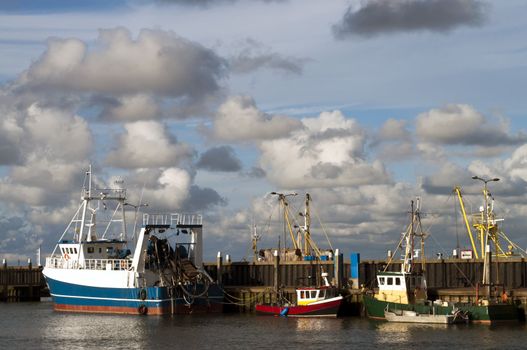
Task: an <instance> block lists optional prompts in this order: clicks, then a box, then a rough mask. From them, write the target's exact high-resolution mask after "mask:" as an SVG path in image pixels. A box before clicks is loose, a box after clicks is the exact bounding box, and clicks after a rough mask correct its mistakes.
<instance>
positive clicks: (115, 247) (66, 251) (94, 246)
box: [59, 240, 131, 261]
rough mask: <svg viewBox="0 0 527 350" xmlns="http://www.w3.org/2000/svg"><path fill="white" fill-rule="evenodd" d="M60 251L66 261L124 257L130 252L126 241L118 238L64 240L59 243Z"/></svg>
mask: <svg viewBox="0 0 527 350" xmlns="http://www.w3.org/2000/svg"><path fill="white" fill-rule="evenodd" d="M59 249H60V253H61V255H62V258H63V259H64V260H66V261H69V260H73V261H79V260H87V259H125V258H127V257H128V256H129V255H130V254H131V252H130V250H129V249H126V242H125V241H119V240H98V241H91V242H84V243H82V244H79V243H76V242H69V241H64V242H62V243H59Z"/></svg>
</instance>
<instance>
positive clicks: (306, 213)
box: [304, 193, 311, 256]
mask: <svg viewBox="0 0 527 350" xmlns="http://www.w3.org/2000/svg"><path fill="white" fill-rule="evenodd" d="M310 200H311V196H310V195H309V193H306V207H305V209H304V231H305V238H304V256H308V255H311V244H310V242H311V232H310V231H309V228H310V226H311V214H310V212H309V201H310Z"/></svg>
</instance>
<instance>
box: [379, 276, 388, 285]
mask: <svg viewBox="0 0 527 350" xmlns="http://www.w3.org/2000/svg"><path fill="white" fill-rule="evenodd" d="M379 284H380V285H382V286H384V285H385V284H386V279H385V278H384V277H379Z"/></svg>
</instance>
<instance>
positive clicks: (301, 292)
mask: <svg viewBox="0 0 527 350" xmlns="http://www.w3.org/2000/svg"><path fill="white" fill-rule="evenodd" d="M304 293H305V292H304V291H303V290H301V291H300V299H305V298H306V296H305V294H304Z"/></svg>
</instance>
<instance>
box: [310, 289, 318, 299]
mask: <svg viewBox="0 0 527 350" xmlns="http://www.w3.org/2000/svg"><path fill="white" fill-rule="evenodd" d="M316 297H317V291H316V290H312V291H311V299H315V298H316Z"/></svg>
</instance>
